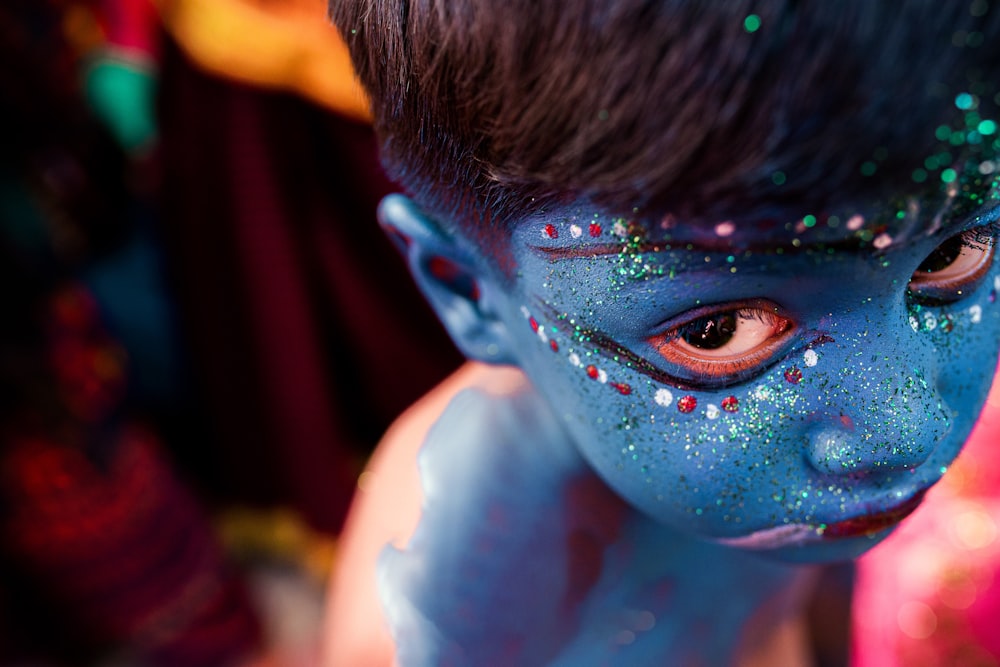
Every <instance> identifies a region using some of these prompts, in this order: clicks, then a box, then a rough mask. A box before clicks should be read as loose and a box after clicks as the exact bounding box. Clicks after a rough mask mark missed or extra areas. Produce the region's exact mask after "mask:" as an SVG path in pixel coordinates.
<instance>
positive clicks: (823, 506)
mask: <svg viewBox="0 0 1000 667" xmlns="http://www.w3.org/2000/svg"><path fill="white" fill-rule="evenodd" d="M994 301H995V298H993V297H991V296H990V295H989V292H987V293H986V294H984V295H982V298H981V299H978V300H970V301H969V302H968V303H965V304H963V305H962V307H961V308H952V309H950V310H948V311H945V310H939V311H938V312H935V313H931V312H929V311H926V310H925V311H920V312H918V313H917V315H918V316H919V318H918V320H917V326H916V327H915V328H914V327H913V321H912V319H911V320H910V322H909V323H910V326H911V329H910V330H908V329H906V326H905V322H906V317H905V315H902V314H901V315H900V316H898V317H896V318H895V321H897V322H900V323H903V324H902V328H901V330H900V331H898V332H896V334H897V335H888V334H886V335H883V336H879V335H876V334H874V333H872V334H870V333H869V332H877V331H879V330H880V326H879V324H880V322H881V328H882V329H886V330H889V331H891V330H892V329H891V327H886V325H885V322H884V321H881V320H876V319H875V318H872V319H870V320H866V319H865V318H863V317H859V318H856V320H857V321H853V322H848V321H845V322H843V323H842V326H841V327H840V328H839V329H838V330H836V331H835V338H836V339H837V342H836V344H830V345H821V346H819V347H817V348H815V349H807V350H804V351H802V352H800V353H796V354H795V355H793V356H790V357H788V358H786V359H783V360H782V361H781V362H779V363H778V364H777V365H776V366H774V367H772V368H771V369H769V370H768V371H767V372H766V373H765V374H763V375H762V376H761V377H759V378H757V379H755V380H753V381H752V382H749V383H747V384H745V385H741V386H738V387H733V388H730V389H727V390H725V391H721V392H709V391H684V390H680V389H677V388H675V387H671V386H666V385H663V384H660V383H658V382H655V381H653V380H651V379H650V378H649V377H648V376H647V375H645V374H643V373H640V372H638V371H637V370H636V369H635V368H633V367H630V365H629V363H628V362H627V360H623V359H621V358H617V359H616V358H611V357H609V356H608V355H607V354H604V353H600V352H598V351H597V350H594V349H592V348H591V347H588V345H587V344H586V341H580V340H577V339H575V338H574V337H573V335H572V332H571V331H567V330H566V327H565V326H562V325H561V323H560V322H550V321H548V320H546V319H544V318H542V317H540V316H536V314H535V313H532V312H531V311H530V310H529V309H527V308H522V309H521V312H520V318H519V320H520V321H519V322H518V324H517V327H516V328H517V331H518V332H519V333H518V334H517V336H516V337H517V338H518V344H519V346H520V347H521V348H522V352H523V355H524V359H525V360H526V363H525V368H526V369H527V372H528V374H529V375H530V376H531V378H532V380H533V382H534V383H535V384H536V385H537V386H538V388H539V389H540V391H541V393H542V394H543V395H544V396H546V397H547V399H548V400H549V402H550V403H551V404H552V405H553V407H554V408H555V410H556V412H557V413H558V414H559V415H560V416H561V417H562V418H563V421H564V423H565V424H566V426H567V428H568V429H569V431H570V433H571V435H572V436H573V438H574V440H575V441H576V443H577V445H578V447H579V448H580V450H581V452H582V453H583V455H584V456H585V457H586V458H587V459H588V461H589V462H590V464H591V465H592V466H593V467H594V469H595V470H596V471H597V472H598V473H599V474H600V475H601V476H602V477H603V478H604V479H605V480H606V481H607V482H608V483H609V484H610V485H611V486H612V487H613V488H614V489H615V490H616V491H617V492H618V493H619V494H620V495H621V496H622V497H624V498H625V499H626V500H627V501H629V502H630V503H632V504H633V505H635V506H637V507H638V508H640V509H642V510H644V511H645V512H647V513H648V514H650V515H652V516H653V517H654V518H657V519H659V520H661V521H663V522H665V523H668V524H671V525H675V526H676V527H680V528H682V529H685V530H689V531H691V532H695V533H700V534H704V535H708V536H728V535H738V534H741V533H745V532H747V531H750V530H758V529H761V528H762V527H767V526H773V525H776V524H779V523H783V522H784V523H787V522H801V523H807V524H810V525H821V524H824V523H832V522H836V521H838V520H842V519H843V518H845V517H850V516H856V515H859V514H862V513H864V512H866V511H869V508H870V507H873V506H876V507H882V506H889V505H891V504H892V503H894V502H896V503H898V502H899V499H901V498H908V497H910V496H912V495H913V494H915V493H918V492H920V491H922V490H924V489H926V488H927V487H929V486H931V485H932V484H933V483H934V482H936V481H937V479H938V478H939V477H940V475H941V474H943V472H944V470H945V469H946V468H947V466H948V465H949V464H950V463H951V460H952V459H953V458H954V456H955V455H956V454H957V452H958V450H959V448H960V446H961V444H962V443H963V442H964V440H965V438H966V437H967V434H968V431H969V429H971V426H972V423H973V422H974V419H975V415H977V414H978V411H979V408H980V407H981V405H982V402H983V400H984V398H985V394H986V391H987V389H988V386H989V383H990V380H991V377H992V370H993V368H994V366H995V363H996V356H997V342H996V341H997V340H998V338H1000V304H998V305H997V306H994V305H993V302H994ZM931 317H933V318H934V321H933V322H932V321H931V320H930V318H931Z"/></svg>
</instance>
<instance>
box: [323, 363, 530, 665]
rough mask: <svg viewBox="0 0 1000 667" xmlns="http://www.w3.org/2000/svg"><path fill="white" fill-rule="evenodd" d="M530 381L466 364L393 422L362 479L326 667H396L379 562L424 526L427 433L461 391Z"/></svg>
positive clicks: (344, 539) (331, 594)
mask: <svg viewBox="0 0 1000 667" xmlns="http://www.w3.org/2000/svg"><path fill="white" fill-rule="evenodd" d="M526 383H527V380H526V379H525V378H524V375H523V374H522V373H521V372H520V371H518V370H516V369H514V368H510V367H493V366H485V365H482V364H475V363H468V364H466V365H465V366H463V367H462V368H460V369H459V370H458V371H456V372H455V373H454V374H453V375H451V376H450V377H449V378H448V379H446V380H445V381H444V382H443V383H441V384H440V385H438V386H437V387H436V388H435V389H434V390H432V391H431V392H430V393H429V394H427V395H426V396H425V397H424V398H422V399H421V400H420V401H418V402H417V403H415V404H414V405H413V406H412V407H411V408H410V409H409V410H407V411H406V412H405V413H403V415H401V416H400V417H399V419H397V420H396V422H395V423H394V424H393V425H392V427H391V428H390V429H389V431H388V432H387V433H386V434H385V437H383V439H382V441H381V442H380V443H379V445H378V447H377V449H376V451H375V453H374V455H373V456H372V458H371V460H370V462H369V464H368V466H367V467H366V469H365V472H364V473H362V475H361V477H360V478H359V480H358V488H357V490H356V492H355V497H354V501H353V504H352V506H351V511H350V514H349V516H348V520H347V524H346V525H345V527H344V531H343V534H342V536H341V540H340V550H339V553H338V558H337V565H336V568H335V570H334V573H333V576H332V577H331V581H330V588H329V590H328V600H327V612H326V622H325V630H324V647H323V648H324V662H323V664H324V666H325V667H341V666H345V667H346V666H350V667H369V666H371V667H377V666H383V665H384V666H389V665H392V664H393V655H394V653H393V648H392V641H391V638H390V636H389V633H388V631H387V630H386V625H385V622H384V619H383V616H382V611H381V608H380V605H379V601H378V592H377V589H376V561H377V559H378V556H379V553H380V552H381V551H382V549H383V548H384V547H385V546H386V545H388V544H391V545H394V546H396V547H403V546H405V545H406V543H407V542H408V541H409V539H410V536H411V535H412V534H413V531H414V529H415V528H416V526H417V523H418V521H419V519H420V507H421V502H422V492H421V486H420V477H419V474H418V469H417V455H418V453H419V451H420V448H421V446H422V445H423V442H424V440H425V439H426V437H427V432H428V431H429V430H430V428H431V426H432V425H433V424H434V423H435V422H436V421H437V420H438V418H439V417H440V416H441V414H442V413H443V412H444V410H445V408H446V407H447V406H448V404H449V403H450V402H451V400H452V398H454V396H455V395H456V394H458V393H459V392H461V391H463V390H465V389H470V388H477V389H480V390H482V391H485V392H488V393H491V394H506V393H512V392H516V391H518V390H520V389H521V388H523V387H524V386H525V384H526Z"/></svg>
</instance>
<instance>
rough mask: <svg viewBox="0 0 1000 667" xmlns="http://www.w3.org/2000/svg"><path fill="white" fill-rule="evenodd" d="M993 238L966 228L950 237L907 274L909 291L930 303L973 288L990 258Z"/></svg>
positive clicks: (952, 298) (955, 298)
mask: <svg viewBox="0 0 1000 667" xmlns="http://www.w3.org/2000/svg"><path fill="white" fill-rule="evenodd" d="M993 252H994V240H993V238H992V237H990V236H987V235H985V234H983V233H982V230H976V229H970V230H969V231H966V232H963V233H961V234H958V235H956V236H953V237H951V238H950V239H948V240H947V241H945V242H944V243H942V244H941V245H939V246H938V247H937V248H935V249H934V251H933V252H932V253H931V254H930V255H928V256H927V259H925V260H924V261H923V263H922V264H921V265H920V266H919V267H917V270H916V271H914V272H913V275H912V276H911V277H910V284H909V286H908V290H909V294H910V296H911V297H913V298H914V299H916V300H917V301H918V302H920V303H926V304H930V305H934V304H944V303H951V302H953V301H958V300H959V299H961V298H963V297H964V296H966V295H968V294H969V293H971V292H972V291H974V290H975V289H976V288H977V287H978V286H979V284H980V283H981V282H982V280H983V278H985V277H986V274H987V273H988V272H989V269H990V265H991V264H992V262H993Z"/></svg>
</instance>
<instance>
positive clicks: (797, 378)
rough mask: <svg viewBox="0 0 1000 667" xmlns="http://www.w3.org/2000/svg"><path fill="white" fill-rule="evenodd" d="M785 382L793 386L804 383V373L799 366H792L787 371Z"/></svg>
mask: <svg viewBox="0 0 1000 667" xmlns="http://www.w3.org/2000/svg"><path fill="white" fill-rule="evenodd" d="M785 381H786V382H791V383H792V384H798V383H799V382H801V381H802V371H800V370H799V368H798V366H792V367H791V368H789V369H787V370H786V371H785Z"/></svg>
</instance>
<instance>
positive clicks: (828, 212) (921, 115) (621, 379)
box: [329, 0, 1000, 665]
mask: <svg viewBox="0 0 1000 667" xmlns="http://www.w3.org/2000/svg"><path fill="white" fill-rule="evenodd" d="M541 5H542V3H537V2H534V1H533V0H532V1H530V2H529V1H528V0H513V1H511V2H507V3H503V4H502V5H498V4H497V3H492V2H487V1H486V0H481V1H476V0H455V1H454V2H447V3H443V2H442V3H435V2H405V1H401V0H396V1H394V2H388V1H385V2H382V1H379V2H373V1H367V2H362V1H359V0H338V2H336V3H333V5H332V13H333V16H334V19H335V21H336V23H337V25H338V27H339V29H340V30H341V32H342V34H343V35H344V36H345V38H346V40H347V41H348V43H349V45H350V48H351V50H352V55H353V58H354V60H355V65H356V67H357V69H358V73H359V75H360V77H361V79H362V81H363V83H364V84H365V86H366V88H367V89H368V91H369V94H370V96H371V98H372V104H373V115H374V118H375V126H376V129H377V131H378V133H379V135H380V138H381V143H382V151H383V161H384V163H385V165H386V167H387V168H388V170H389V171H390V173H391V174H392V175H393V176H394V177H395V178H396V179H397V180H399V182H400V183H401V184H402V185H403V186H404V187H405V188H406V190H407V192H408V193H409V195H410V197H409V198H404V197H400V196H397V197H392V198H390V199H388V200H386V201H385V202H384V203H383V205H382V207H381V210H380V218H381V220H382V222H383V224H384V225H385V226H386V227H387V228H388V229H389V231H390V233H391V234H392V235H393V236H394V238H396V239H397V240H398V242H399V245H400V247H401V249H402V250H403V252H404V254H405V256H406V259H407V261H408V262H409V264H410V267H411V269H412V271H413V273H414V275H415V276H416V279H417V282H418V284H419V285H420V287H421V288H422V289H423V291H424V292H425V294H426V295H427V296H428V298H429V299H430V301H431V303H432V305H433V307H434V308H435V309H436V310H437V312H438V314H439V316H440V317H441V319H442V321H443V322H444V324H445V326H446V327H447V328H448V330H449V332H450V333H451V334H452V337H453V338H454V339H455V341H456V343H457V344H458V346H459V347H460V349H461V350H462V351H463V352H464V353H465V354H466V355H467V356H469V357H470V358H471V359H473V360H476V361H478V362H483V363H485V364H488V365H489V366H476V367H472V368H469V369H466V370H465V371H463V373H462V374H460V375H459V376H458V377H457V378H455V379H453V381H452V382H451V383H450V384H447V385H446V386H445V387H443V388H442V389H440V390H439V391H438V392H436V393H435V394H434V395H432V396H431V397H430V399H429V400H428V402H426V403H424V404H420V405H418V406H417V407H416V408H415V409H414V411H413V412H411V413H410V414H409V415H408V416H406V417H404V418H403V420H402V421H401V424H400V425H399V426H398V427H397V429H396V430H394V431H393V432H391V433H390V434H389V435H388V436H387V439H386V441H385V443H384V444H383V446H382V447H383V450H382V452H381V453H380V454H379V455H378V456H377V458H376V460H375V462H374V463H373V467H372V471H373V474H372V476H371V477H370V478H369V480H370V483H371V484H370V486H368V487H366V488H367V492H366V493H365V494H362V496H361V498H360V499H359V501H358V504H357V507H356V509H355V511H354V512H355V514H354V518H353V519H352V521H351V524H350V527H349V529H348V532H347V534H346V535H345V542H344V544H345V547H344V556H343V560H342V562H341V567H340V572H339V574H338V576H337V578H336V580H335V582H334V589H333V601H332V603H331V604H332V606H331V609H332V615H331V619H332V620H331V628H332V629H331V636H330V644H329V646H330V655H331V661H332V663H333V664H344V665H348V664H350V665H359V664H365V665H367V664H389V663H390V662H391V661H392V660H393V659H395V660H396V661H397V662H398V664H401V665H536V664H537V665H550V664H551V665H663V664H681V665H687V664H708V665H715V664H719V665H723V664H761V665H785V664H807V663H808V661H809V657H808V654H807V647H806V638H805V633H804V629H803V624H802V622H801V617H802V611H803V607H804V604H805V600H806V599H807V597H808V594H809V590H810V586H811V583H812V578H813V576H814V573H815V570H814V569H813V568H809V567H801V566H799V565H793V564H792V563H801V564H818V563H826V562H832V561H838V560H844V559H850V558H853V557H856V556H858V555H860V554H861V553H863V552H864V551H865V550H867V549H869V548H870V547H871V546H873V545H874V544H876V543H877V542H878V541H879V540H881V539H883V538H884V537H885V536H886V535H887V534H888V533H889V532H890V531H891V529H892V528H893V527H894V526H895V525H896V524H897V523H898V522H899V521H900V520H902V519H903V518H904V517H905V516H907V515H908V514H909V513H910V512H912V511H913V510H914V509H915V508H916V507H917V505H919V503H920V501H921V499H922V497H923V494H924V493H925V492H926V490H927V489H928V488H929V487H931V486H932V485H933V484H934V483H935V482H936V481H937V480H938V479H939V478H940V477H941V475H943V474H944V472H945V471H946V469H947V467H948V465H949V464H950V463H951V461H952V460H953V459H954V457H955V456H956V455H957V453H958V451H959V449H960V448H961V446H962V443H963V442H964V441H965V439H966V437H967V436H968V433H969V431H970V429H971V427H972V425H973V424H974V422H975V419H976V416H977V415H978V412H979V409H980V408H981V406H982V403H983V400H984V397H985V395H986V392H987V389H988V387H989V382H990V379H991V377H992V371H993V369H994V368H995V365H996V358H997V347H998V346H997V342H996V341H997V340H998V335H1000V311H998V307H997V306H996V305H995V303H994V301H995V290H996V289H997V288H998V286H1000V283H998V281H997V276H996V270H995V269H994V268H993V255H994V237H995V233H994V227H995V226H996V218H997V213H998V211H1000V209H998V192H997V187H996V183H997V179H996V178H995V177H994V172H996V171H997V169H998V165H997V162H996V155H997V153H998V152H1000V142H998V141H997V136H998V129H997V123H996V119H997V118H998V116H1000V114H997V112H996V108H997V104H998V103H1000V95H998V93H1000V88H998V87H997V86H996V85H995V83H994V82H997V81H1000V45H998V42H1000V40H997V39H996V36H997V35H998V33H1000V31H998V25H997V24H998V21H1000V11H998V10H997V9H996V8H993V7H991V6H990V5H989V3H987V2H983V1H982V0H976V1H974V2H955V3H940V2H936V1H935V2H930V1H915V2H907V3H898V2H889V1H888V0H887V1H884V2H870V1H864V2H862V1H858V2H849V3H848V2H845V3H818V2H817V3H805V2H794V1H787V2H782V1H779V0H774V1H764V2H752V3H751V2H727V3H699V2H691V1H687V2H685V1H680V0H657V1H653V0H650V1H645V2H644V1H640V0H575V1H574V2H571V3H567V4H566V5H564V6H541ZM498 365H508V366H513V367H515V368H516V369H517V370H514V369H511V368H498ZM469 387H472V388H474V389H473V390H471V391H465V392H461V393H459V392H458V390H459V389H461V388H469ZM449 401H450V403H449ZM445 404H447V407H445ZM435 419H436V423H434V426H433V427H431V428H430V430H429V433H428V432H427V429H428V425H429V424H430V423H431V422H435ZM425 433H427V435H426V438H424V434H425ZM421 443H423V446H422V449H421V453H420V458H419V466H420V469H419V473H420V476H419V479H417V478H416V471H415V469H413V468H411V466H414V459H415V458H416V451H417V448H418V447H420V445H421ZM411 470H412V472H411ZM421 493H422V495H423V503H422V506H421V507H420V510H419V515H418V512H417V510H416V508H415V506H416V503H417V502H419V501H418V500H417V499H418V498H419V497H420V495H421ZM379 510H382V511H381V512H380V511H379ZM414 526H416V528H415V530H414ZM389 542H392V543H393V545H394V547H395V548H389V549H385V550H384V552H383V553H382V555H380V556H379V555H378V554H379V552H380V551H383V546H384V545H385V544H387V543H389ZM751 552H753V553H751ZM762 556H763V557H762ZM376 558H377V559H378V563H377V566H376V563H375V561H376ZM376 578H377V581H378V593H377V595H378V596H379V598H380V602H381V605H380V608H379V606H377V605H375V603H374V599H375V597H376V588H375V580H376ZM379 609H380V610H379ZM383 619H384V621H383ZM383 622H384V623H385V624H386V626H387V627H388V628H389V630H390V632H391V640H390V638H389V636H388V635H385V634H384V631H382V630H380V629H379V628H380V627H382V626H381V624H382V623H383Z"/></svg>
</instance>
